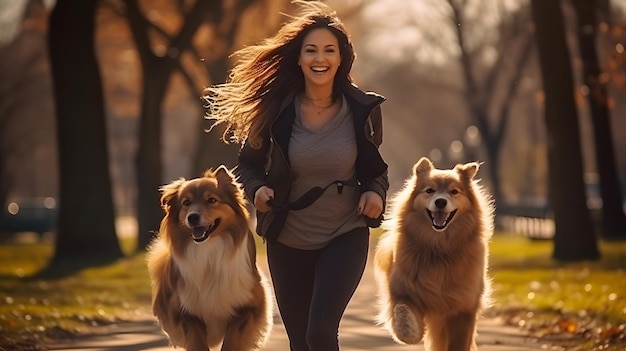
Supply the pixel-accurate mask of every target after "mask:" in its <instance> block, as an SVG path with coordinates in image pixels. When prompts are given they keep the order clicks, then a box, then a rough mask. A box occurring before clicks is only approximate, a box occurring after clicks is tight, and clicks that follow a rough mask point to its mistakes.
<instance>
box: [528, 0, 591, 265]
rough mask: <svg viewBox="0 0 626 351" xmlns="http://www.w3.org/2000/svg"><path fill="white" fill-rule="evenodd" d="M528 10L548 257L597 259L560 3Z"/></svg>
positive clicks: (538, 2) (535, 3) (536, 0)
mask: <svg viewBox="0 0 626 351" xmlns="http://www.w3.org/2000/svg"><path fill="white" fill-rule="evenodd" d="M531 6H532V12H533V19H534V22H535V35H536V40H537V47H538V50H539V62H540V65H541V75H542V78H543V88H544V91H545V112H544V113H545V121H546V129H547V134H548V161H549V175H548V179H549V193H550V201H551V203H552V207H553V211H554V221H555V235H554V251H553V254H552V256H553V258H555V259H556V260H559V261H582V260H589V259H598V258H599V257H600V253H599V251H598V244H597V240H596V237H595V235H594V232H593V226H592V223H591V218H590V216H589V211H588V210H587V204H586V198H585V187H584V183H583V163H582V152H581V146H580V127H579V124H578V114H577V111H576V105H575V101H574V81H573V77H572V69H571V65H570V55H569V50H568V47H567V43H566V41H565V30H564V21H563V13H562V10H561V7H560V6H561V2H560V1H546V0H531Z"/></svg>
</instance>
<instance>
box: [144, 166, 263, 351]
mask: <svg viewBox="0 0 626 351" xmlns="http://www.w3.org/2000/svg"><path fill="white" fill-rule="evenodd" d="M160 190H161V206H162V207H163V209H164V211H165V216H164V218H163V220H162V221H161V226H160V231H159V235H158V237H156V238H155V240H154V241H153V242H152V243H151V245H150V247H149V250H148V255H147V265H148V270H149V272H150V278H151V279H152V308H153V313H154V315H155V316H156V317H157V319H158V322H159V323H160V325H161V327H162V329H163V331H164V332H165V333H166V334H167V335H168V337H169V340H170V342H171V344H172V346H174V347H182V348H184V349H186V350H188V351H207V350H209V348H210V347H211V348H213V347H218V346H219V345H220V344H222V348H221V350H223V351H247V350H258V349H259V348H260V347H261V346H262V345H263V344H264V343H265V341H266V339H267V337H268V335H269V333H270V330H271V326H272V310H271V308H272V304H271V303H270V300H269V298H270V295H269V290H268V288H269V286H268V284H267V281H266V279H265V277H264V276H263V275H262V273H261V272H260V271H259V269H258V267H257V265H256V247H255V243H254V238H253V234H252V232H251V231H250V228H249V226H248V219H249V215H248V211H247V209H246V201H245V198H244V193H243V191H242V189H241V187H240V185H239V184H238V183H237V182H236V181H235V179H234V178H233V175H232V173H231V172H230V171H229V170H228V169H227V168H226V167H224V166H220V167H218V168H217V169H216V170H215V171H213V170H211V169H209V170H208V171H206V172H205V173H204V175H203V176H202V177H200V178H195V179H191V180H186V179H184V178H180V179H178V180H176V181H173V182H172V183H170V184H168V185H165V186H163V187H162V188H161V189H160Z"/></svg>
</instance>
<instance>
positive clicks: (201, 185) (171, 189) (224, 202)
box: [161, 166, 248, 243]
mask: <svg viewBox="0 0 626 351" xmlns="http://www.w3.org/2000/svg"><path fill="white" fill-rule="evenodd" d="M161 192H162V195H161V205H162V207H163V209H164V210H165V213H166V216H165V218H164V221H169V222H168V224H171V225H173V226H178V228H177V230H176V231H175V232H178V233H183V235H185V236H186V235H187V234H188V237H186V238H176V239H174V238H172V239H173V240H188V239H191V240H193V241H194V242H196V243H202V242H204V241H205V240H207V239H209V238H210V237H212V236H218V235H221V234H223V233H225V232H228V231H229V229H232V228H233V226H240V225H241V223H242V222H243V223H247V221H246V220H244V221H242V220H241V218H242V217H245V218H247V213H248V212H247V210H246V208H245V200H244V195H243V192H242V190H241V188H240V187H239V185H238V184H237V183H236V182H235V180H234V178H233V175H232V174H231V173H230V171H228V170H227V169H226V167H224V166H220V167H219V168H218V169H217V170H216V171H212V170H208V171H206V172H205V174H204V175H203V176H202V177H200V178H195V179H191V180H185V179H183V178H181V179H179V180H176V181H174V182H172V183H170V184H168V185H166V186H164V187H162V188H161ZM185 233H186V234H185Z"/></svg>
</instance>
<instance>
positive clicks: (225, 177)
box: [214, 165, 246, 211]
mask: <svg viewBox="0 0 626 351" xmlns="http://www.w3.org/2000/svg"><path fill="white" fill-rule="evenodd" d="M214 175H215V178H217V184H218V185H217V186H218V187H219V188H229V189H230V191H228V192H227V194H232V196H234V197H233V198H232V199H231V202H232V204H237V205H238V206H239V210H240V211H243V210H244V209H245V208H244V206H242V205H241V204H244V203H245V202H246V199H245V194H244V192H243V189H242V188H241V184H240V183H239V182H237V179H236V178H235V175H234V174H233V173H232V172H231V171H230V170H229V169H228V168H226V166H224V165H220V166H219V167H217V169H216V170H215V173H214Z"/></svg>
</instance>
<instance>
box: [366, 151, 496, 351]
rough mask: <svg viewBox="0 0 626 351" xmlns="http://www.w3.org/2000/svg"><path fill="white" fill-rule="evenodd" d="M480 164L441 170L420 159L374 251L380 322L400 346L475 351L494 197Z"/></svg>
mask: <svg viewBox="0 0 626 351" xmlns="http://www.w3.org/2000/svg"><path fill="white" fill-rule="evenodd" d="M478 168H479V164H478V163H475V162H471V163H466V164H463V165H457V166H456V167H455V168H454V169H448V170H441V169H436V168H435V167H434V166H433V164H432V162H431V161H430V160H429V159H427V158H425V157H423V158H421V159H420V160H419V161H418V162H417V163H416V164H415V165H414V166H413V175H412V176H411V177H410V178H409V179H408V180H407V181H406V184H405V186H404V189H403V190H401V191H400V192H399V193H398V194H397V195H396V196H395V197H394V198H393V199H392V200H391V206H390V211H389V213H388V215H387V218H388V220H387V221H386V222H385V223H384V227H385V228H386V229H387V231H386V232H385V234H384V235H383V237H382V238H381V240H380V241H379V243H378V244H377V246H376V252H375V257H374V261H375V277H376V279H377V282H378V289H379V298H380V313H379V316H378V321H379V323H381V324H383V325H384V327H385V328H386V329H387V330H388V331H389V332H390V333H391V335H392V337H393V338H394V340H396V341H397V342H399V343H406V344H417V343H419V342H420V341H421V340H422V338H423V339H424V342H425V347H426V350H429V351H470V350H472V351H474V350H476V341H475V336H476V321H477V318H478V317H479V315H480V312H481V311H482V310H483V309H484V308H485V307H487V306H488V305H489V303H490V280H489V278H488V275H487V258H488V242H489V239H490V238H491V235H492V233H493V204H492V200H491V197H490V196H489V195H488V194H487V193H486V191H485V190H484V189H483V188H482V187H481V186H480V185H479V184H478V180H476V179H474V176H475V175H476V173H477V172H478Z"/></svg>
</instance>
